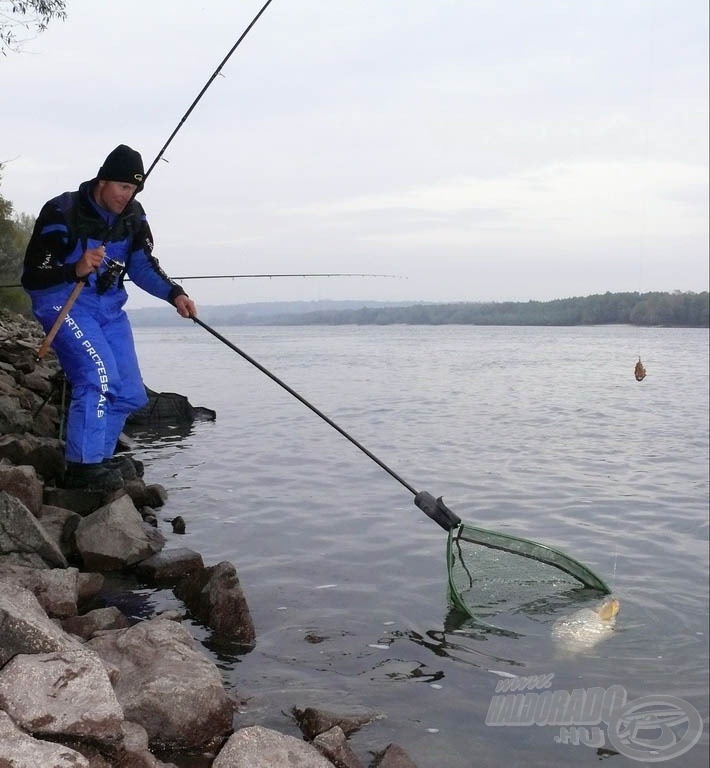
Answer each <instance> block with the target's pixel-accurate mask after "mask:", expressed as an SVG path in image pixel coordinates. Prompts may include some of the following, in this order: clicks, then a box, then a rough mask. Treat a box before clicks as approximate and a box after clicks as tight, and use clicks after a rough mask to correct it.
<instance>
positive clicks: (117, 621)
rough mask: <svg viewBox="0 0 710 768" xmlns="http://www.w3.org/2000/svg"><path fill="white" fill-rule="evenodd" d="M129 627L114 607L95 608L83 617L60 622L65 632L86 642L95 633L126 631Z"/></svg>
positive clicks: (128, 623)
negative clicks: (112, 630) (115, 630)
mask: <svg viewBox="0 0 710 768" xmlns="http://www.w3.org/2000/svg"><path fill="white" fill-rule="evenodd" d="M129 626H130V622H129V621H128V619H127V618H126V617H125V616H124V615H123V613H121V611H120V610H119V609H118V608H116V607H115V606H109V607H108V608H95V609H94V610H93V611H89V612H88V613H85V614H84V615H83V616H71V617H69V618H67V619H64V621H62V628H63V629H64V631H65V632H70V633H71V634H72V635H78V636H79V637H82V638H84V639H85V640H88V639H89V638H90V637H92V636H93V635H94V634H95V633H96V632H103V631H105V630H107V629H126V627H129Z"/></svg>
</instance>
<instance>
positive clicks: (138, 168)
mask: <svg viewBox="0 0 710 768" xmlns="http://www.w3.org/2000/svg"><path fill="white" fill-rule="evenodd" d="M144 176H145V173H144V171H143V160H142V158H141V156H140V153H138V152H136V150H135V149H131V148H130V147H127V146H126V145H125V144H119V145H118V146H117V147H116V149H114V150H113V152H111V153H109V155H108V157H107V158H106V159H105V160H104V164H103V165H102V166H101V168H99V172H98V173H97V174H96V178H97V179H104V180H106V181H121V182H125V183H127V184H137V185H138V189H139V190H141V189H143V178H144Z"/></svg>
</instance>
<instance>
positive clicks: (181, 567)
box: [136, 547, 204, 583]
mask: <svg viewBox="0 0 710 768" xmlns="http://www.w3.org/2000/svg"><path fill="white" fill-rule="evenodd" d="M203 568H204V563H203V561H202V555H201V554H200V553H199V552H195V551H194V550H192V549H186V548H185V547H182V548H180V549H165V550H163V551H162V552H158V553H157V554H155V555H152V556H151V557H149V558H147V559H146V560H142V561H141V562H140V563H138V565H137V566H136V573H137V574H138V575H139V576H140V577H141V578H144V579H147V580H149V581H160V582H162V583H170V582H173V583H175V582H176V581H179V580H180V579H182V578H184V577H185V576H187V575H189V574H191V573H194V572H195V571H199V570H202V569H203Z"/></svg>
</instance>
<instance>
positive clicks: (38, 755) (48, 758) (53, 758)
mask: <svg viewBox="0 0 710 768" xmlns="http://www.w3.org/2000/svg"><path fill="white" fill-rule="evenodd" d="M0 744H1V745H2V753H1V754H0V766H2V768H90V766H89V761H88V760H87V759H86V758H85V757H84V756H83V755H80V754H79V753H78V752H75V751H74V750H73V749H69V747H65V746H63V745H62V744H54V743H52V742H49V741H41V740H39V739H34V738H32V736H28V735H27V734H26V733H25V732H24V731H22V730H20V729H19V728H18V727H17V726H16V725H15V724H14V723H13V722H12V719H11V718H10V716H9V715H7V714H6V713H5V712H2V711H0Z"/></svg>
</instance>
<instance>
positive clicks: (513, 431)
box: [134, 321, 708, 768]
mask: <svg viewBox="0 0 710 768" xmlns="http://www.w3.org/2000/svg"><path fill="white" fill-rule="evenodd" d="M217 330H219V331H220V332H221V333H222V334H223V335H225V336H226V337H228V338H229V339H230V340H231V341H232V342H233V343H234V344H236V345H237V346H238V347H239V348H241V349H242V350H244V351H245V352H246V353H247V354H249V355H250V356H251V357H252V358H254V359H255V360H257V361H258V362H259V363H261V364H262V365H263V366H265V367H266V368H267V369H268V370H270V371H271V372H273V373H274V374H275V375H276V376H278V377H280V378H281V379H282V380H283V381H285V382H286V383H287V384H288V385H289V386H291V387H292V388H293V389H294V390H295V391H297V392H298V393H300V394H301V395H302V396H303V397H305V398H307V399H308V400H309V401H310V402H311V403H313V404H314V405H315V406H316V407H317V408H319V409H320V410H321V411H323V412H324V413H325V414H327V415H328V416H329V417H330V418H331V419H333V420H334V421H335V422H336V423H337V424H338V425H340V426H341V427H342V428H343V429H345V430H346V431H347V432H349V433H350V434H351V435H352V436H353V437H354V438H356V439H357V440H358V441H359V442H360V443H362V444H363V445H364V446H365V447H366V448H367V449H369V450H370V451H371V452H372V453H373V454H375V455H376V456H377V457H379V458H380V459H381V460H382V461H384V462H385V463H386V464H387V465H388V466H389V467H390V468H392V469H393V470H394V471H395V473H396V474H398V475H399V476H400V477H401V478H403V479H404V480H405V482H407V483H409V484H410V485H411V486H413V487H415V488H416V489H417V490H428V491H429V492H431V493H432V494H433V495H434V496H442V495H443V497H444V501H445V502H446V503H447V505H448V506H449V507H451V508H452V509H453V510H454V511H455V512H456V513H457V514H458V515H460V517H461V518H463V519H464V520H465V521H466V522H469V523H472V524H475V525H479V526H483V527H487V528H491V529H495V530H499V531H503V532H506V533H510V534H513V535H517V536H523V537H526V538H529V539H534V540H537V541H541V542H544V543H546V544H549V545H552V546H555V547H558V548H560V549H562V550H563V551H565V552H567V553H568V554H570V555H572V556H573V557H575V558H576V559H578V560H580V561H582V562H583V563H585V564H586V565H587V566H589V567H591V568H592V569H593V570H594V571H595V572H596V573H597V574H599V575H600V576H601V577H602V578H603V579H604V580H606V581H607V582H608V583H609V584H610V585H611V586H612V588H613V592H614V594H615V596H616V597H617V598H618V599H619V601H620V604H621V611H620V614H619V616H618V619H617V625H616V629H615V631H614V632H613V633H612V634H611V636H610V637H609V638H608V639H606V640H605V641H604V642H602V643H599V644H598V645H597V646H595V647H593V648H592V649H590V650H586V651H578V652H574V653H570V652H568V651H565V650H564V649H560V648H559V647H558V646H556V645H555V644H554V643H553V642H552V640H551V637H550V624H549V622H551V621H552V620H553V618H555V617H554V616H553V615H550V617H549V621H548V620H547V619H545V620H544V621H540V622H537V623H534V624H533V623H531V624H530V626H529V627H527V628H525V629H524V631H522V632H520V631H519V632H516V633H508V632H492V631H489V630H486V629H485V627H481V626H478V625H477V624H476V623H475V622H473V621H471V620H470V619H469V620H465V619H464V618H463V617H461V616H459V615H457V614H455V613H454V612H452V611H451V610H450V608H449V605H448V602H447V594H446V576H447V571H446V562H445V547H446V534H445V532H444V531H443V530H442V529H441V528H439V527H438V526H437V525H436V524H435V523H434V522H433V521H431V520H430V519H429V518H427V517H426V516H424V515H423V513H422V512H420V511H419V510H418V509H417V508H416V507H415V505H414V504H413V497H412V494H411V492H410V491H409V490H407V488H406V487H405V486H404V485H402V484H400V483H399V482H398V481H397V480H396V479H395V478H393V477H391V476H390V475H389V474H387V473H386V472H385V471H383V470H382V469H381V468H380V467H379V466H377V465H376V464H375V463H374V462H373V461H371V459H370V458H368V457H367V456H365V455H364V454H363V453H361V452H360V451H359V450H358V449H357V448H356V447H355V446H353V445H352V444H351V443H349V442H348V441H347V440H345V439H344V438H343V436H342V435H340V434H338V433H337V432H336V431H335V430H334V429H332V427H330V426H329V425H327V424H326V423H324V422H323V421H321V420H320V419H319V418H318V417H317V416H316V415H314V414H313V413H312V412H311V411H309V410H308V409H307V408H305V407H304V405H303V404H302V403H300V402H298V401H297V400H296V399H295V398H293V397H292V396H291V395H289V394H288V393H287V392H285V391H284V390H283V389H281V388H280V387H278V386H277V385H276V384H275V383H273V382H272V381H270V380H269V379H268V378H267V377H266V376H265V375H264V374H263V373H262V372H260V371H258V370H257V369H256V368H255V367H253V366H252V365H250V364H249V363H248V362H246V361H245V360H244V359H242V358H241V357H240V356H239V355H237V354H235V353H234V352H233V351H232V350H230V349H229V348H228V347H227V346H226V345H224V344H222V343H220V341H219V340H217V339H215V338H214V337H212V336H211V335H209V334H208V333H206V332H205V331H204V329H201V328H199V327H198V326H196V325H194V324H192V323H189V322H188V321H186V324H185V326H184V328H183V327H180V328H178V329H175V328H170V329H168V328H164V329H163V328H157V329H156V328H150V329H143V328H139V329H136V332H135V335H136V343H137V347H138V352H139V356H140V358H141V363H142V368H143V374H144V379H145V381H146V384H147V385H148V386H149V387H151V388H152V389H155V390H158V391H170V392H179V393H182V394H185V395H187V396H188V398H189V399H190V402H191V403H192V404H193V405H199V406H206V407H209V408H213V409H215V410H216V411H217V420H216V421H215V422H197V423H195V424H194V425H193V427H192V428H191V429H190V430H188V431H180V430H171V431H168V433H167V434H161V435H157V434H149V433H142V434H137V435H134V439H135V440H136V446H137V448H136V453H137V455H138V456H139V457H140V458H142V459H143V460H144V461H145V462H146V479H147V480H148V481H149V482H156V483H161V484H163V485H164V486H165V487H166V488H167V490H168V492H169V496H170V498H169V501H168V503H167V505H166V506H165V507H164V508H163V509H162V510H161V512H160V514H161V516H162V517H163V518H169V517H174V516H176V515H182V516H183V517H184V518H185V520H186V523H187V533H186V534H185V535H183V536H179V535H177V534H173V533H172V531H171V528H170V526H169V525H168V524H167V523H164V524H163V525H162V530H163V531H164V532H165V533H166V535H167V536H168V539H169V541H168V546H169V547H183V546H185V547H190V548H192V549H195V550H197V551H199V552H200V553H201V554H202V555H203V558H204V560H205V563H206V564H208V565H211V564H215V563H217V562H220V561H222V560H228V561H230V562H232V563H233V564H234V565H235V566H236V568H237V571H238V574H239V577H240V581H241V584H242V587H243V590H244V592H245V595H246V598H247V601H248V603H249V606H250V609H251V612H252V616H253V619H254V622H255V625H256V630H257V644H256V647H255V648H254V649H253V650H252V651H251V652H248V653H243V652H240V649H238V648H234V647H229V646H228V645H225V644H224V643H220V642H218V641H217V639H216V638H214V637H213V636H212V635H211V633H210V632H209V631H207V630H205V629H204V628H201V627H199V626H196V625H191V628H192V631H193V633H194V634H195V635H196V636H197V637H198V638H199V639H200V641H201V642H202V644H203V646H204V650H205V652H206V653H208V654H209V655H210V656H211V658H213V660H215V662H216V663H217V664H218V666H219V667H220V669H221V670H222V674H223V676H224V681H225V684H226V686H227V687H228V689H229V690H230V691H231V692H232V693H233V694H234V695H235V696H237V697H238V698H239V699H240V701H241V705H240V710H239V714H238V715H237V718H236V722H235V724H236V726H237V727H241V726H245V725H251V724H261V725H265V726H267V727H272V728H275V729H277V730H279V731H282V732H285V733H290V734H292V735H296V736H299V735H300V732H299V731H298V729H297V727H296V725H295V723H294V722H293V720H292V718H291V717H290V716H289V711H290V709H291V708H292V707H293V706H298V707H304V706H308V705H318V706H324V707H326V708H327V707H328V706H336V705H337V706H338V707H341V708H342V707H346V708H347V707H351V706H352V707H355V706H364V707H366V708H368V709H370V710H374V711H377V712H379V713H382V714H383V715H384V717H383V718H382V719H380V720H378V721H376V722H374V723H372V724H371V725H368V726H366V727H364V728H363V729H362V730H360V731H359V732H358V733H357V734H355V735H353V736H352V737H351V739H350V744H351V746H352V747H353V748H354V749H355V751H356V752H357V753H358V755H359V756H360V758H361V759H362V760H363V762H364V763H365V764H369V761H370V759H371V755H370V753H371V752H372V751H376V750H380V749H383V748H384V747H385V746H386V745H387V744H389V743H390V742H396V743H398V744H400V745H401V746H402V747H403V748H404V749H405V750H406V751H407V752H408V753H409V754H410V755H411V756H412V758H413V759H414V760H415V761H416V763H417V765H418V767H419V768H472V767H473V766H493V765H496V766H497V765H506V766H518V765H520V766H536V765H540V766H543V765H544V766H567V765H575V766H577V765H579V766H587V765H589V766H592V765H597V764H598V762H599V761H600V760H601V759H604V758H605V757H608V756H609V755H612V756H611V757H610V759H611V760H612V761H613V762H612V764H613V765H615V766H621V765H629V766H633V765H640V764H645V763H646V761H644V760H637V759H633V758H632V757H630V756H628V753H627V752H624V751H623V750H622V754H616V755H614V754H613V753H614V752H615V751H616V752H618V751H619V750H615V748H614V746H613V744H611V743H610V741H609V739H608V738H607V739H606V740H605V742H604V745H603V746H602V747H600V745H599V743H598V742H597V743H596V745H595V746H587V745H585V744H583V743H582V744H580V743H577V744H575V743H573V739H572V736H571V735H570V733H571V732H568V734H567V738H566V739H565V738H563V737H561V730H560V727H559V726H555V725H547V724H544V723H543V724H542V725H529V726H521V725H518V726H516V725H507V726H502V727H501V726H498V727H496V726H492V725H486V715H487V713H488V711H489V707H490V706H491V701H492V697H493V696H494V695H496V685H497V684H499V683H500V681H504V680H506V679H508V680H509V679H510V676H511V675H520V676H528V675H551V674H552V675H554V678H552V689H554V690H566V691H569V692H571V691H574V690H577V689H585V690H586V689H590V688H601V689H604V690H608V689H609V688H610V687H611V686H621V687H622V688H623V689H624V690H625V692H626V694H627V698H628V700H629V701H631V700H634V699H636V698H638V697H642V696H656V697H659V696H660V697H669V696H674V697H679V698H680V699H682V700H683V701H684V702H687V703H688V704H690V705H691V706H692V707H693V708H695V709H696V710H697V711H698V712H699V713H700V714H701V715H702V717H703V719H704V732H703V735H702V736H701V738H700V741H699V742H698V743H697V744H696V745H695V746H694V747H692V748H691V749H690V750H689V751H687V752H685V753H684V754H683V755H682V756H680V757H678V758H676V759H675V760H674V761H673V762H674V764H678V765H683V766H705V765H707V759H708V738H707V733H708V332H707V330H702V329H637V328H630V327H625V326H611V327H608V326H605V327H590V328H511V327H491V328H485V327H471V326H443V327H429V326H386V327H373V326H364V327H360V326H349V327H263V328H251V327H238V326H233V327H229V328H219V329H217ZM639 355H641V357H642V358H643V362H644V364H645V366H646V369H647V371H648V375H647V377H646V379H645V380H644V381H643V382H640V383H639V382H637V381H636V380H635V378H634V375H633V369H634V364H635V362H636V360H637V359H638V356H639ZM138 597H139V598H140V600H141V601H143V602H144V603H145V605H146V606H147V607H148V608H151V607H154V606H156V607H166V606H170V605H171V603H172V602H173V600H172V598H171V593H170V592H169V591H166V590H152V589H150V588H149V587H146V588H145V589H141V590H140V591H139V592H138ZM605 728H606V726H605V723H603V722H602V723H601V724H600V729H601V732H602V738H603V735H604V731H605ZM588 730H589V729H588ZM580 732H581V731H580V730H578V733H580ZM590 734H591V730H590ZM565 741H566V743H565ZM644 754H646V753H644ZM648 754H649V756H652V753H651V752H650V751H648ZM651 762H652V760H650V758H649V761H648V764H650V763H651ZM190 764H191V765H195V766H197V765H204V764H206V763H204V762H200V761H199V759H198V758H195V761H194V762H192V763H190ZM186 765H187V764H186Z"/></svg>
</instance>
